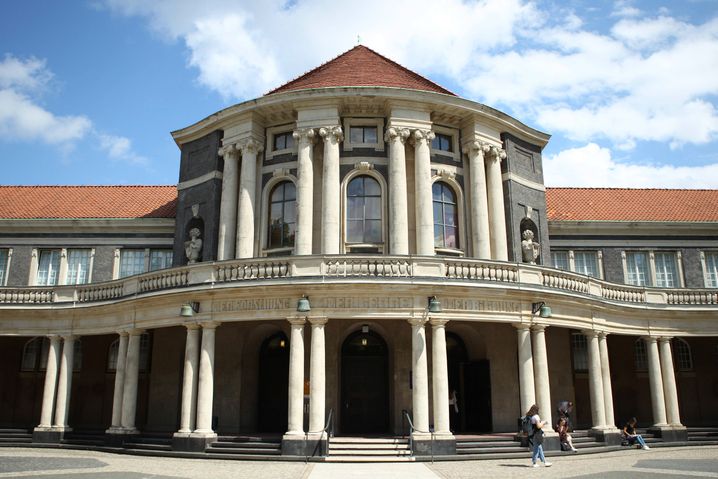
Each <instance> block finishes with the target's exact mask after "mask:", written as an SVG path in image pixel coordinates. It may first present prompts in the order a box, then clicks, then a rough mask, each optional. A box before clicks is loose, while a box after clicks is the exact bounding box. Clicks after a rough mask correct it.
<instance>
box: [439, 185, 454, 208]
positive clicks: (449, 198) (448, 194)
mask: <svg viewBox="0 0 718 479" xmlns="http://www.w3.org/2000/svg"><path fill="white" fill-rule="evenodd" d="M442 187H443V190H444V191H443V194H442V198H443V200H444V202H445V203H453V204H456V198H455V196H454V190H452V189H451V188H449V187H448V186H446V185H442Z"/></svg>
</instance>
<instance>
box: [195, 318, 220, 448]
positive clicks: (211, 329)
mask: <svg viewBox="0 0 718 479" xmlns="http://www.w3.org/2000/svg"><path fill="white" fill-rule="evenodd" d="M217 326H218V324H217V323H215V322H206V323H202V349H201V351H200V356H199V378H198V384H197V428H196V429H195V430H194V434H197V435H201V436H207V435H213V434H214V431H213V430H212V401H213V400H214V338H215V332H216V330H217Z"/></svg>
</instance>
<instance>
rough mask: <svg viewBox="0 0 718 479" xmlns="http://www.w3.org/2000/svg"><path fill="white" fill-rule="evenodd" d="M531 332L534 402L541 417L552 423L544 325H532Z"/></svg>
mask: <svg viewBox="0 0 718 479" xmlns="http://www.w3.org/2000/svg"><path fill="white" fill-rule="evenodd" d="M531 331H532V332H533V338H532V345H533V359H534V378H535V380H536V403H537V404H538V405H539V407H540V408H541V419H543V420H544V421H548V424H550V425H553V421H552V420H551V409H553V408H552V405H551V404H552V403H551V383H550V382H549V374H548V355H547V354H546V326H544V325H542V324H537V325H534V326H533V327H532V328H531Z"/></svg>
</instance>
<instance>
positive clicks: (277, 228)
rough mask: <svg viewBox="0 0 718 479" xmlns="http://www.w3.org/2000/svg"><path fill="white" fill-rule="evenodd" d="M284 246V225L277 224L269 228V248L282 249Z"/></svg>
mask: <svg viewBox="0 0 718 479" xmlns="http://www.w3.org/2000/svg"><path fill="white" fill-rule="evenodd" d="M281 246H282V225H281V224H276V225H271V226H270V227H269V245H268V247H269V248H280V247H281Z"/></svg>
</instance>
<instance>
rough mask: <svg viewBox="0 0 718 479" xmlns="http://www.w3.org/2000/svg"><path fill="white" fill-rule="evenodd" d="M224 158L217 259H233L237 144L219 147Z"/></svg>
mask: <svg viewBox="0 0 718 479" xmlns="http://www.w3.org/2000/svg"><path fill="white" fill-rule="evenodd" d="M219 155H220V156H221V157H223V158H224V172H223V173H222V199H221V202H220V206H219V233H218V236H217V259H218V260H223V259H233V258H234V244H235V236H236V230H237V185H238V180H239V172H238V169H239V168H238V165H237V162H238V156H239V152H238V151H237V148H236V147H235V145H233V144H231V145H225V146H223V147H222V148H220V149H219Z"/></svg>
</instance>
